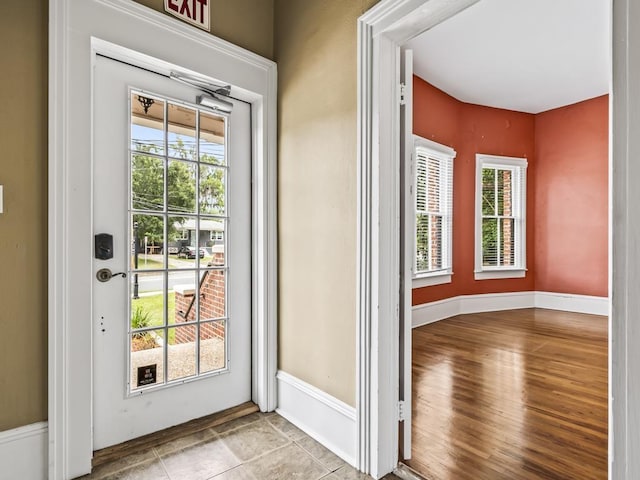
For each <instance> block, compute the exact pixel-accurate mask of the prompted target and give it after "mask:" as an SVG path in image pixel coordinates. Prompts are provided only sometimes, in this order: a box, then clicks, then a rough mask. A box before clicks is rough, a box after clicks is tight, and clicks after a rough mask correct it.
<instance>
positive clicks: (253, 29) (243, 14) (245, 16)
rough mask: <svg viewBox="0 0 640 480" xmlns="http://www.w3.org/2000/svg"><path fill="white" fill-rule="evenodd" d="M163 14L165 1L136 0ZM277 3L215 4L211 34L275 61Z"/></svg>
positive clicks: (226, 0)
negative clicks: (274, 34) (274, 42)
mask: <svg viewBox="0 0 640 480" xmlns="http://www.w3.org/2000/svg"><path fill="white" fill-rule="evenodd" d="M135 1H136V2H137V3H140V4H142V5H146V6H147V7H150V8H153V9H154V10H157V11H159V12H164V0H135ZM273 1H274V0H212V1H211V33H212V34H213V35H216V36H218V37H220V38H223V39H224V40H227V41H229V42H231V43H234V44H236V45H238V46H240V47H243V48H246V49H247V50H251V51H252V52H255V53H257V54H259V55H262V56H263V57H267V58H269V59H271V60H273Z"/></svg>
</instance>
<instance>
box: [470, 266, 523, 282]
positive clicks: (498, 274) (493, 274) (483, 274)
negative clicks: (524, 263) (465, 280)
mask: <svg viewBox="0 0 640 480" xmlns="http://www.w3.org/2000/svg"><path fill="white" fill-rule="evenodd" d="M526 274H527V270H526V269H525V268H515V269H511V270H480V271H475V272H474V278H475V279H476V280H495V279H500V278H524V276H525V275H526Z"/></svg>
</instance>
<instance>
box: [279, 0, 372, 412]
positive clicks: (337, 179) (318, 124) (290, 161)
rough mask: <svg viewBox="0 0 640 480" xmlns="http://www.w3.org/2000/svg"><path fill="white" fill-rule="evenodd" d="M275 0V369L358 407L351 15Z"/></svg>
mask: <svg viewBox="0 0 640 480" xmlns="http://www.w3.org/2000/svg"><path fill="white" fill-rule="evenodd" d="M374 3H376V0H357V1H356V0H349V1H344V0H304V1H302V0H276V14H275V18H276V23H275V25H276V26H275V53H276V61H277V62H278V78H279V85H278V92H279V104H278V109H279V110H278V114H279V125H278V131H279V158H278V162H279V163H278V169H279V184H278V188H279V192H278V194H279V197H278V202H279V208H278V215H279V220H278V221H279V242H280V243H279V275H280V284H279V292H280V293H279V310H280V323H279V328H280V330H279V336H280V338H279V368H280V369H282V370H284V371H286V372H287V373H290V374H291V375H294V376H296V377H298V378H300V379H301V380H304V381H306V382H308V383H310V384H312V385H314V386H316V387H318V388H320V389H321V390H324V391H325V392H327V393H329V394H331V395H333V396H335V397H336V398H338V399H340V400H342V401H344V402H346V403H348V404H349V405H355V384H356V382H355V379H356V371H355V367H356V354H355V345H356V337H355V332H356V316H355V312H356V205H357V198H356V192H357V190H356V188H357V183H356V166H357V163H356V135H357V132H356V121H357V119H356V114H357V112H356V94H357V83H356V82H357V78H356V72H357V70H356V68H357V67H356V47H357V43H356V41H357V36H356V35H357V29H356V27H357V25H356V21H357V18H358V17H359V16H360V15H361V14H362V13H364V12H365V11H366V10H367V9H368V8H369V7H370V6H371V5H373V4H374Z"/></svg>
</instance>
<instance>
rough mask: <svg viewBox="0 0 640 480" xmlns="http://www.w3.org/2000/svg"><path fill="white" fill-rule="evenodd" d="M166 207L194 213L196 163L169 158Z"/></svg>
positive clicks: (173, 210)
mask: <svg viewBox="0 0 640 480" xmlns="http://www.w3.org/2000/svg"><path fill="white" fill-rule="evenodd" d="M167 203H168V205H167V209H168V211H169V212H176V213H196V164H195V163H192V162H183V161H180V160H170V161H169V169H168V170H167Z"/></svg>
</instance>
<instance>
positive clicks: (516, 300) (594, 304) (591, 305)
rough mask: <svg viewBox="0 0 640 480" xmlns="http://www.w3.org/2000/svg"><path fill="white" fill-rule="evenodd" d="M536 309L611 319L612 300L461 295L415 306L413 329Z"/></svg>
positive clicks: (532, 294)
mask: <svg viewBox="0 0 640 480" xmlns="http://www.w3.org/2000/svg"><path fill="white" fill-rule="evenodd" d="M533 307H537V308H548V309H551V310H564V311H567V312H577V313H590V314H593V315H609V299H608V298H607V297H592V296H588V295H575V294H570V293H552V292H509V293H487V294H480V295H460V296H458V297H452V298H446V299H444V300H438V301H437V302H431V303H425V304H422V305H415V306H414V307H413V309H412V318H411V325H412V327H413V328H416V327H420V326H422V325H427V324H429V323H433V322H437V321H438V320H443V319H445V318H450V317H453V316H455V315H461V314H466V313H480V312H497V311H499V310H515V309H519V308H533Z"/></svg>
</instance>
